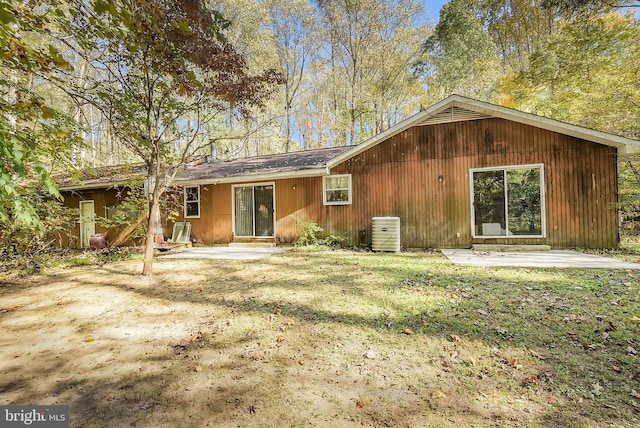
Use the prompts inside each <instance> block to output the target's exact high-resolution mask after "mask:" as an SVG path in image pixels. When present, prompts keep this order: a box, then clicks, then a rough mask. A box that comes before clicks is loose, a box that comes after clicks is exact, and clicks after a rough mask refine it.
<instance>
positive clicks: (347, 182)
mask: <svg viewBox="0 0 640 428" xmlns="http://www.w3.org/2000/svg"><path fill="white" fill-rule="evenodd" d="M322 202H323V204H324V205H349V204H351V174H343V175H330V176H328V177H322Z"/></svg>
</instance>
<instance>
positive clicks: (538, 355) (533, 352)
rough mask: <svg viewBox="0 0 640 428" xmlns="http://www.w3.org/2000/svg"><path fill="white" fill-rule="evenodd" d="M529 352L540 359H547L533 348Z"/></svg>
mask: <svg viewBox="0 0 640 428" xmlns="http://www.w3.org/2000/svg"><path fill="white" fill-rule="evenodd" d="M529 353H530V354H531V356H532V357H536V358H537V359H539V360H545V359H546V358H547V357H545V356H544V355H543V354H541V353H539V352H536V351H534V350H533V349H529Z"/></svg>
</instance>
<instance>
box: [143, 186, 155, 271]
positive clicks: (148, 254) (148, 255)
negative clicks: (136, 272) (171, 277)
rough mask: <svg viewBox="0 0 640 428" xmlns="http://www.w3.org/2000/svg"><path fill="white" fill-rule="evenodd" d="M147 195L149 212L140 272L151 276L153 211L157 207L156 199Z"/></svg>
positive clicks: (153, 232)
mask: <svg viewBox="0 0 640 428" xmlns="http://www.w3.org/2000/svg"><path fill="white" fill-rule="evenodd" d="M149 191H151V190H149ZM149 196H150V197H149V212H148V213H147V235H146V237H145V247H144V259H143V262H142V263H143V267H142V274H143V275H145V276H151V275H152V274H153V246H154V243H155V242H154V237H155V230H154V222H155V212H156V209H157V208H158V207H157V202H156V199H155V198H154V197H153V196H151V194H150V195H149Z"/></svg>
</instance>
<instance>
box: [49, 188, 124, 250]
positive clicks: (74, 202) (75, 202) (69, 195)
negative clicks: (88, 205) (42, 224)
mask: <svg viewBox="0 0 640 428" xmlns="http://www.w3.org/2000/svg"><path fill="white" fill-rule="evenodd" d="M62 196H63V197H64V201H63V205H64V206H65V207H67V208H74V209H79V208H80V201H93V206H94V210H95V214H96V217H104V216H105V206H111V205H117V204H118V201H119V198H120V197H121V189H96V190H92V191H91V190H84V191H76V192H62ZM106 231H107V229H106V228H104V227H102V226H101V225H100V224H99V222H98V221H97V219H96V233H106ZM71 234H72V236H73V237H74V238H75V242H72V243H71V245H73V246H74V247H79V246H80V217H79V215H78V216H77V217H76V223H75V228H74V230H73V231H71ZM62 245H63V246H64V247H66V246H69V245H70V243H69V242H68V241H67V240H66V239H63V242H62Z"/></svg>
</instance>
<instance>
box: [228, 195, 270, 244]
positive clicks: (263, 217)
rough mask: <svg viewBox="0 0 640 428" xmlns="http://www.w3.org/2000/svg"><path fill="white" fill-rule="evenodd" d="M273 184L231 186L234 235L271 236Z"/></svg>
mask: <svg viewBox="0 0 640 428" xmlns="http://www.w3.org/2000/svg"><path fill="white" fill-rule="evenodd" d="M273 190H274V185H273V184H260V185H247V186H234V187H233V208H234V235H235V236H237V237H273V236H274V235H275V234H274V231H275V227H274V212H275V210H274V201H273V197H274V192H273Z"/></svg>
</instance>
